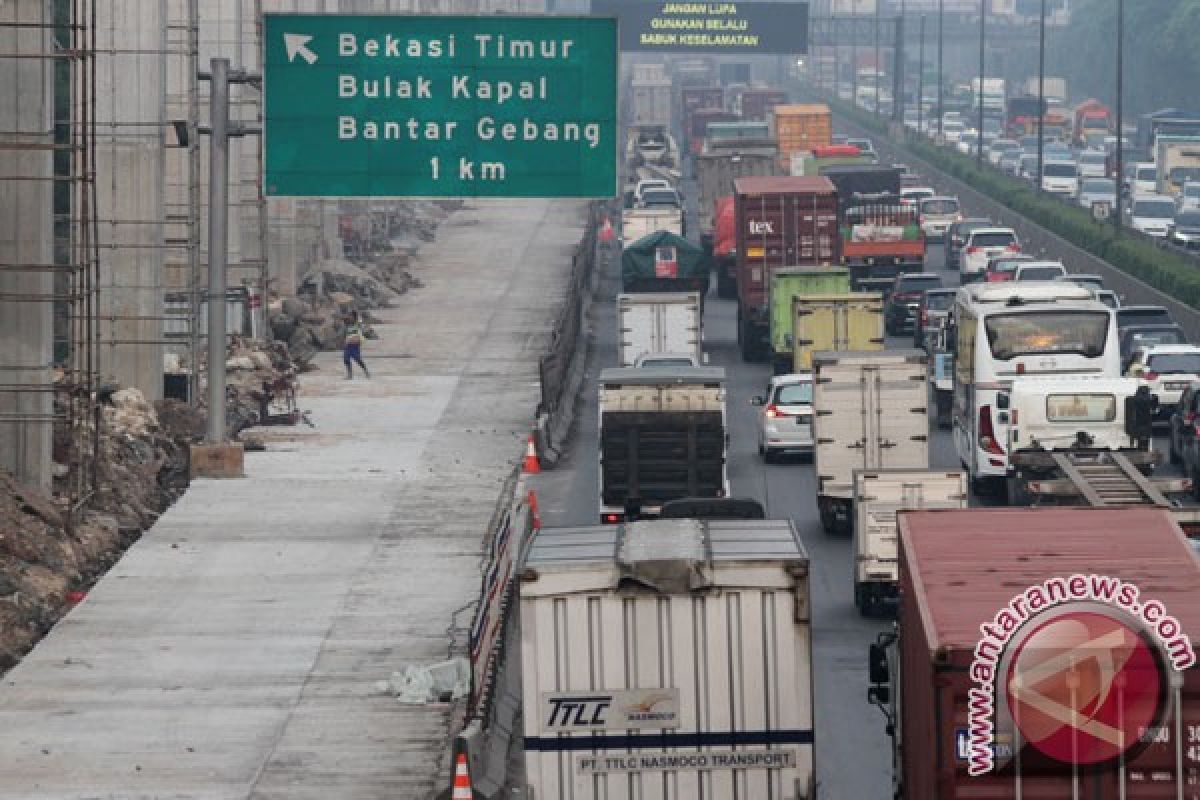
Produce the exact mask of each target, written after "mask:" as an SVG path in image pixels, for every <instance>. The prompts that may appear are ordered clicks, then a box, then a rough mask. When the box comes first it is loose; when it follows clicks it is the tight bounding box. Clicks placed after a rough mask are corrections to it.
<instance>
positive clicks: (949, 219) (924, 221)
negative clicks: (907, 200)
mask: <svg viewBox="0 0 1200 800" xmlns="http://www.w3.org/2000/svg"><path fill="white" fill-rule="evenodd" d="M917 207H918V208H919V209H920V215H919V217H918V219H919V220H920V224H921V230H922V231H923V232H924V233H925V238H926V239H928V240H931V241H937V242H940V241H941V240H943V239H945V238H946V231H947V230H949V229H950V226H951V225H953V224H954V223H956V222H961V221H962V218H963V215H962V207H961V206H959V204H958V198H957V197H926V198H925V199H923V200H919V201H918V202H917Z"/></svg>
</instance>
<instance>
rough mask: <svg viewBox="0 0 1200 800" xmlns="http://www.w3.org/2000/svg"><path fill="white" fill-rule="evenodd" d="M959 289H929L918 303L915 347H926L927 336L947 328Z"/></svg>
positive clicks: (914, 328) (914, 337)
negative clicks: (929, 333) (928, 333)
mask: <svg viewBox="0 0 1200 800" xmlns="http://www.w3.org/2000/svg"><path fill="white" fill-rule="evenodd" d="M957 291H958V290H957V289H927V290H926V291H925V292H924V293H923V294H922V295H921V300H920V302H918V303H917V313H916V316H915V317H914V319H913V346H914V347H924V346H925V334H926V333H927V332H931V331H935V330H939V329H941V328H944V327H946V323H947V321H948V320H949V319H950V312H951V311H952V310H953V309H954V295H955V294H956V293H957Z"/></svg>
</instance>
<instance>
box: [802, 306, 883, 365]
mask: <svg viewBox="0 0 1200 800" xmlns="http://www.w3.org/2000/svg"><path fill="white" fill-rule="evenodd" d="M791 316H792V334H791V340H792V350H791V362H790V363H789V364H788V367H789V369H788V370H787V371H788V372H808V371H809V370H811V369H812V357H813V353H817V352H820V351H822V350H830V351H834V350H837V351H844V350H856V351H867V350H882V349H883V346H884V338H883V295H881V294H879V293H878V292H850V293H848V294H812V295H800V296H798V297H794V298H792V309H791Z"/></svg>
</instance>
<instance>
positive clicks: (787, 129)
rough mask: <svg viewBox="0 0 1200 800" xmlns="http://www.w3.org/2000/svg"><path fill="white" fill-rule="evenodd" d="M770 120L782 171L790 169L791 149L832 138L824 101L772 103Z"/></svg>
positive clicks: (799, 150) (825, 142) (822, 143)
mask: <svg viewBox="0 0 1200 800" xmlns="http://www.w3.org/2000/svg"><path fill="white" fill-rule="evenodd" d="M772 120H773V125H772V128H773V130H774V133H775V141H776V142H777V143H778V145H779V166H780V167H781V168H782V169H783V172H784V174H787V173H788V171H789V169H790V165H791V156H792V154H793V153H803V152H808V151H811V150H812V149H813V148H816V147H825V146H827V145H829V144H831V143H832V141H833V115H832V114H831V112H830V111H829V106H827V105H825V104H824V103H800V104H793V105H786V106H775V111H774V113H773V114H772Z"/></svg>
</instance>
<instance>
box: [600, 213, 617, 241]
mask: <svg viewBox="0 0 1200 800" xmlns="http://www.w3.org/2000/svg"><path fill="white" fill-rule="evenodd" d="M615 235H616V234H615V232H614V231H613V225H612V222H611V221H610V220H609V218H608V217H605V218H604V223H603V224H602V225H601V226H600V241H602V242H611V241H612V240H613V237H614V236H615Z"/></svg>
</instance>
